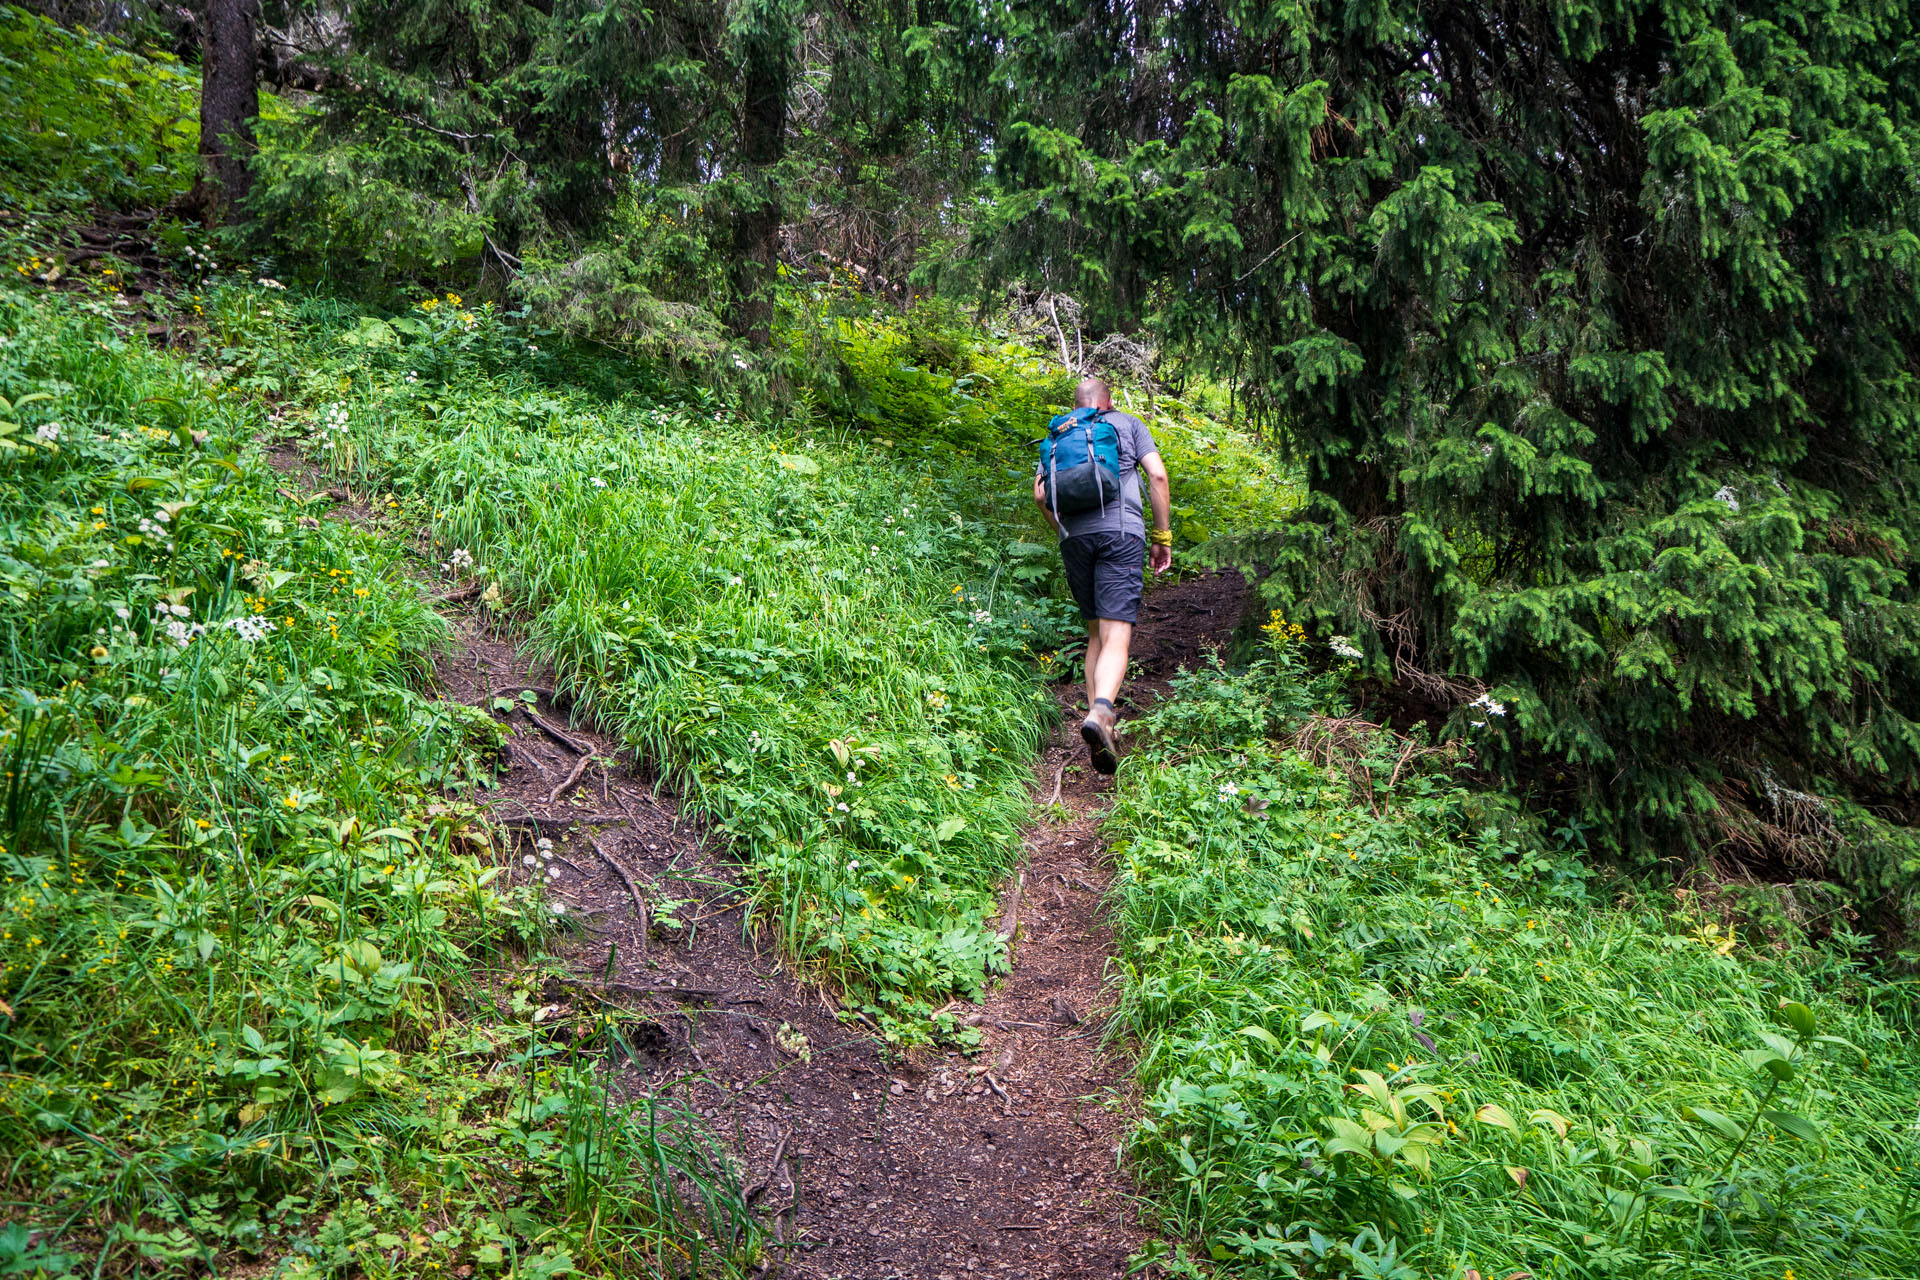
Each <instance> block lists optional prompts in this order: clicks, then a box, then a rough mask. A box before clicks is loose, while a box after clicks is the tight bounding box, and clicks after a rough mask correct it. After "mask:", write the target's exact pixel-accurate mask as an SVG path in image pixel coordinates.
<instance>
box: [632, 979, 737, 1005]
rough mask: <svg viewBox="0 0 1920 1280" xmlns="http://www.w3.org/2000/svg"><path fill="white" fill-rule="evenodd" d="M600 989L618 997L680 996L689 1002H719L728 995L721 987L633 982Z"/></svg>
mask: <svg viewBox="0 0 1920 1280" xmlns="http://www.w3.org/2000/svg"><path fill="white" fill-rule="evenodd" d="M600 989H601V990H602V991H605V992H609V993H611V994H613V995H616V996H680V997H681V998H683V999H687V1000H718V999H720V998H721V997H723V996H725V995H726V994H727V993H726V991H725V989H724V988H721V987H668V986H659V985H656V984H653V983H646V984H639V983H633V982H608V983H604V984H602V986H601V988H600ZM716 1012H717V1011H716Z"/></svg>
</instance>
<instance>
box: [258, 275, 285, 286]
mask: <svg viewBox="0 0 1920 1280" xmlns="http://www.w3.org/2000/svg"><path fill="white" fill-rule="evenodd" d="M260 287H261V288H263V289H284V288H286V287H287V286H285V285H283V284H281V283H280V282H279V281H278V280H275V279H274V278H273V277H272V276H261V277H260Z"/></svg>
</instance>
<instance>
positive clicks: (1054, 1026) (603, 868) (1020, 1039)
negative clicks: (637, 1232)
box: [440, 574, 1248, 1280]
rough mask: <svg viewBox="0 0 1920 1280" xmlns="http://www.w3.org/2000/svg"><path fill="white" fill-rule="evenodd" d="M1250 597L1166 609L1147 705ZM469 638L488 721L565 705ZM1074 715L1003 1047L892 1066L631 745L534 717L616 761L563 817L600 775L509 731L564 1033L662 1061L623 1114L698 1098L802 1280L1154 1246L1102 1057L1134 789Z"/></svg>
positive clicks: (1151, 628) (1044, 794) (1006, 918)
mask: <svg viewBox="0 0 1920 1280" xmlns="http://www.w3.org/2000/svg"><path fill="white" fill-rule="evenodd" d="M1247 599H1248V593H1247V589H1246V585H1245V583H1244V582H1243V581H1242V580H1241V579H1240V578H1239V577H1238V576H1237V575H1231V574H1228V575H1215V574H1208V575H1204V576H1199V577H1193V578H1187V579H1185V580H1182V581H1179V582H1175V583H1170V584H1168V585H1166V586H1164V587H1162V588H1160V589H1158V590H1155V591H1153V592H1152V593H1151V594H1150V595H1149V597H1148V602H1147V606H1146V609H1145V611H1144V614H1143V617H1142V624H1141V628H1140V632H1139V634H1138V638H1137V642H1136V646H1135V649H1136V667H1135V673H1134V678H1133V680H1132V681H1131V683H1130V686H1129V690H1128V692H1129V694H1130V702H1131V704H1132V705H1133V706H1134V707H1138V706H1140V705H1141V704H1143V703H1145V702H1147V701H1150V700H1151V699H1153V698H1156V697H1158V696H1161V695H1162V694H1164V691H1165V689H1166V683H1167V680H1168V679H1169V678H1170V677H1171V676H1172V675H1173V674H1174V673H1175V672H1176V671H1177V670H1178V669H1179V668H1180V667H1182V666H1192V665H1193V664H1195V663H1196V662H1199V661H1202V660H1203V658H1204V654H1205V651H1206V650H1207V649H1208V648H1210V647H1218V646H1223V645H1225V644H1226V642H1227V641H1228V639H1229V637H1230V636H1231V634H1232V632H1233V630H1234V628H1235V627H1236V626H1237V625H1238V623H1239V621H1240V619H1241V617H1242V616H1243V613H1244V610H1245V608H1246V605H1247ZM453 621H454V623H455V626H456V628H457V630H458V642H457V648H456V651H455V653H454V654H453V655H452V656H450V657H449V658H448V659H447V660H446V661H445V662H444V663H443V665H442V668H441V672H440V677H441V682H442V684H443V686H444V692H445V694H446V696H448V697H452V698H457V699H461V700H464V701H467V702H469V703H472V704H473V705H476V706H489V705H491V703H492V700H493V698H494V697H495V696H497V695H499V694H500V693H502V692H506V693H508V694H513V693H516V692H517V691H518V690H520V689H522V688H524V687H526V686H529V685H532V686H542V685H544V684H545V683H547V682H545V681H543V680H541V679H540V678H539V675H538V673H536V672H534V671H532V670H530V668H529V666H528V664H527V663H526V661H525V660H524V658H523V657H522V656H521V655H520V654H519V653H518V651H517V650H516V648H515V647H514V645H513V644H512V643H511V641H510V640H508V639H506V638H504V637H503V636H502V635H501V634H500V633H499V632H497V631H495V630H494V629H492V628H491V627H489V626H488V625H487V623H486V622H485V621H484V620H483V619H482V618H481V617H480V616H479V615H478V613H477V612H467V613H462V612H458V610H457V607H456V611H455V613H454V615H453ZM1077 691H1078V686H1077V685H1063V686H1061V688H1060V693H1059V697H1060V702H1061V712H1062V714H1061V717H1060V720H1059V722H1058V724H1057V726H1056V727H1055V729H1054V731H1053V732H1052V734H1051V736H1050V738H1049V740H1048V741H1047V743H1046V745H1045V747H1044V749H1043V751H1042V754H1041V756H1040V758H1039V759H1038V761H1037V762H1036V765H1035V772H1034V789H1035V797H1036V802H1037V803H1036V810H1037V813H1038V820H1037V821H1036V822H1035V824H1034V825H1033V826H1032V828H1031V829H1030V830H1029V831H1028V832H1027V834H1026V859H1025V862H1024V865H1023V866H1022V867H1021V868H1020V870H1019V871H1017V872H1016V873H1015V875H1014V876H1013V877H1012V878H1011V879H1010V881H1009V882H1008V884H1007V887H1006V890H1005V892H1004V894H1003V917H1002V930H1003V932H1007V931H1011V932H1012V933H1013V935H1014V938H1015V941H1014V947H1013V951H1014V960H1015V963H1014V967H1013V971H1012V973H1011V975H1010V976H1008V977H1006V978H1005V979H1003V980H1001V981H999V982H998V983H996V984H995V985H994V986H993V987H992V989H991V990H990V991H989V993H988V995H987V998H986V1000H985V1002H984V1003H983V1004H981V1005H979V1006H978V1007H971V1008H966V1009H965V1011H964V1013H963V1014H962V1020H963V1021H964V1022H965V1023H967V1024H969V1025H972V1026H975V1027H978V1028H979V1029H980V1030H981V1031H982V1032H983V1034H984V1037H985V1038H984V1042H983V1044H982V1046H981V1048H980V1049H979V1050H978V1051H977V1052H974V1053H961V1052H958V1051H951V1052H940V1051H919V1052H914V1053H907V1054H896V1055H893V1056H889V1055H887V1054H886V1053H884V1052H883V1046H882V1045H881V1044H880V1043H879V1042H878V1041H877V1040H876V1039H875V1038H874V1037H872V1036H871V1035H869V1034H867V1033H866V1032H865V1031H864V1030H863V1029H862V1028H861V1027H860V1026H859V1025H858V1024H857V1023H853V1024H849V1023H846V1022H842V1021H841V1020H840V1019H839V1017H838V1016H837V1010H836V1006H835V1005H834V1003H833V1000H832V998H831V996H830V994H828V993H826V992H824V991H822V990H821V989H820V988H818V987H817V986H811V985H809V984H807V983H805V982H803V981H801V980H799V979H798V978H797V977H796V976H795V975H793V974H791V973H790V972H787V971H786V970H785V969H783V968H782V967H781V966H780V965H779V964H778V963H776V959H775V957H774V956H773V954H772V953H771V951H770V950H769V949H767V948H765V947H761V946H756V943H755V938H754V935H753V933H752V931H751V930H750V929H748V928H747V927H746V925H745V922H744V921H743V918H742V913H743V911H744V909H745V903H744V895H743V893H742V891H741V890H740V889H738V888H737V887H736V885H735V882H736V879H737V876H736V873H735V870H734V868H733V867H731V866H730V865H729V862H728V856H727V850H726V847H725V845H724V843H723V842H722V841H720V840H716V839H713V838H710V837H709V835H708V833H704V832H702V831H700V830H699V829H697V828H696V827H695V826H693V825H692V824H689V823H683V822H681V821H679V820H678V819H677V818H676V815H675V814H674V812H673V809H672V807H671V804H670V803H669V802H667V801H665V800H663V798H662V797H660V796H658V795H657V794H656V793H655V791H654V790H653V788H652V787H651V786H650V785H649V784H648V782H647V781H646V780H645V779H644V778H643V777H641V776H640V775H638V774H636V773H634V772H633V771H632V770H631V769H629V768H625V767H621V766H619V765H614V764H612V761H613V758H614V756H615V754H616V750H617V744H615V743H613V742H611V741H609V740H607V739H605V738H603V737H601V736H599V735H598V734H596V733H594V732H593V731H592V729H591V728H590V727H589V726H586V725H582V724H566V723H565V716H564V713H562V712H561V711H559V710H557V709H555V708H554V707H552V705H551V703H550V701H549V699H548V696H547V695H545V694H544V693H542V694H538V695H536V696H537V697H538V698H539V702H538V704H537V710H536V711H535V712H534V714H537V715H539V716H540V718H541V719H543V720H545V721H546V722H547V724H548V725H550V726H553V727H554V728H556V729H561V731H562V733H564V735H565V736H566V737H567V738H569V739H571V740H572V742H573V744H574V745H576V746H578V747H581V748H584V749H585V751H586V753H588V754H589V755H590V756H592V757H593V758H595V759H596V760H597V761H603V762H606V763H605V764H597V765H595V766H591V767H589V768H588V770H587V771H586V772H585V773H584V774H582V775H581V778H582V781H581V782H580V783H579V784H578V785H577V786H576V788H575V789H574V790H572V791H571V792H570V793H569V794H567V795H564V796H561V797H559V798H558V799H557V800H556V799H554V798H553V797H554V793H555V789H556V788H557V787H558V786H559V785H560V784H561V783H563V782H564V781H566V780H567V778H568V777H569V776H572V775H573V774H574V772H575V767H576V766H577V765H578V764H579V763H580V760H581V755H580V753H578V752H575V751H573V750H571V749H570V748H569V747H568V746H565V745H563V744H562V743H561V742H560V741H559V740H558V735H556V734H554V733H551V732H549V731H547V730H545V729H543V728H541V727H540V726H539V725H538V724H537V723H535V722H533V721H532V720H530V719H529V717H528V715H527V714H526V712H525V710H516V711H515V712H514V713H513V714H512V715H511V716H510V722H511V736H510V738H509V761H508V763H509V768H508V769H507V770H506V772H505V773H504V774H503V776H502V778H501V785H500V788H499V790H497V791H495V792H493V793H491V796H490V798H489V801H488V803H489V805H490V807H491V809H492V811H493V813H494V815H495V818H496V820H497V821H499V822H501V823H503V824H508V829H509V830H510V831H512V832H513V833H514V838H515V840H516V842H517V846H518V847H516V848H515V850H514V858H513V859H512V860H511V863H510V866H511V868H512V870H511V872H510V874H518V875H526V874H534V875H542V874H544V872H543V871H533V872H531V873H529V872H528V871H527V870H526V868H525V865H524V862H523V859H524V858H525V857H526V856H528V855H529V854H531V853H532V852H533V850H534V842H535V841H536V840H537V839H538V838H539V835H540V834H541V833H543V832H544V833H545V834H546V835H547V836H548V837H550V838H551V839H553V840H554V842H555V847H554V851H555V853H556V857H555V859H554V861H553V862H552V863H551V864H548V865H551V866H553V867H555V868H557V869H558V872H557V875H555V876H554V877H553V878H552V879H551V881H550V887H551V889H552V891H553V892H554V893H555V894H557V896H558V898H559V900H561V901H564V902H566V903H567V904H569V914H571V915H573V916H574V917H575V918H576V919H577V920H578V921H579V926H578V932H577V933H576V935H575V941H574V943H573V945H572V946H571V947H569V948H563V950H564V951H566V952H568V953H569V958H570V959H571V960H572V962H573V963H574V967H575V969H576V971H577V972H578V973H579V974H581V975H583V977H582V979H581V982H580V983H579V984H572V985H566V984H558V983H556V984H555V985H554V988H553V989H552V990H550V992H549V993H548V996H547V998H548V999H549V1000H551V1001H553V1002H554V1003H555V1004H557V1005H559V1006H561V1008H560V1009H557V1010H556V1015H562V1014H564V1012H565V1006H566V1005H567V1004H568V1003H570V1002H574V1001H579V1000H588V1001H594V1002H604V1003H605V1004H608V1005H612V1006H617V1007H618V1008H619V1009H620V1010H622V1016H623V1017H624V1018H626V1019H628V1020H629V1021H628V1023H627V1036H628V1039H629V1041H630V1042H631V1043H634V1044H635V1045H636V1046H641V1047H643V1048H644V1050H645V1052H643V1053H642V1054H641V1057H642V1059H643V1060H644V1063H643V1065H641V1066H637V1067H634V1068H632V1069H630V1071H629V1078H628V1079H627V1080H626V1081H624V1082H623V1089H624V1091H625V1092H627V1093H628V1094H629V1095H630V1096H631V1095H633V1094H636V1093H640V1092H648V1091H650V1092H653V1093H655V1094H659V1095H672V1096H676V1097H678V1098H681V1099H683V1100H685V1101H687V1102H689V1103H691V1104H692V1105H694V1106H695V1107H697V1108H698V1109H699V1110H700V1111H701V1112H702V1113H703V1114H704V1115H705V1116H706V1117H707V1119H708V1121H709V1123H711V1124H712V1125H713V1126H714V1128H715V1130H716V1131H717V1132H718V1133H719V1134H721V1135H722V1137H723V1139H724V1140H726V1141H728V1142H730V1143H731V1144H733V1146H734V1148H735V1150H737V1152H738V1153H739V1155H740V1157H741V1159H742V1161H743V1164H744V1167H745V1170H746V1173H745V1178H746V1181H747V1185H748V1188H749V1195H750V1197H751V1198H752V1199H753V1200H754V1201H755V1202H756V1205H757V1207H758V1209H759V1210H760V1211H761V1212H762V1213H763V1214H764V1215H766V1216H767V1218H768V1219H769V1220H770V1221H771V1224H772V1229H773V1233H774V1237H773V1238H774V1241H775V1243H773V1244H772V1245H771V1246H770V1254H769V1260H770V1262H772V1263H774V1264H775V1265H778V1266H780V1267H781V1268H782V1269H783V1270H784V1272H785V1274H788V1275H792V1276H798V1277H808V1278H814V1277H818V1278H820V1280H829V1278H831V1280H883V1278H885V1277H903V1278H913V1280H919V1278H922V1277H924V1278H925V1280H950V1278H952V1277H958V1276H961V1275H981V1274H985V1275H994V1276H1006V1277H1009V1278H1010V1280H1040V1278H1041V1277H1049V1278H1052V1277H1060V1278H1062V1280H1065V1278H1069V1277H1072V1278H1083V1277H1084V1278H1089V1280H1091V1278H1093V1277H1101V1278H1105V1277H1120V1276H1123V1275H1125V1274H1126V1264H1127V1259H1128V1257H1129V1255H1131V1254H1133V1253H1134V1252H1135V1251H1136V1250H1138V1249H1139V1248H1140V1246H1141V1245H1142V1244H1143V1243H1144V1242H1145V1241H1146V1239H1147V1233H1146V1232H1145V1230H1144V1229H1143V1228H1142V1227H1141V1225H1140V1213H1139V1212H1138V1209H1137V1206H1136V1204H1135V1201H1134V1197H1133V1193H1132V1191H1131V1188H1130V1183H1129V1181H1128V1179H1127V1177H1126V1175H1125V1173H1124V1172H1123V1170H1122V1168H1121V1165H1120V1156H1119V1150H1120V1144H1121V1142H1122V1140H1123V1138H1124V1135H1125V1133H1126V1131H1127V1129H1128V1127H1129V1125H1130V1124H1131V1122H1132V1119H1133V1114H1134V1100H1133V1098H1132V1097H1131V1096H1130V1094H1129V1088H1128V1075H1127V1071H1126V1063H1125V1061H1124V1060H1123V1058H1122V1057H1121V1056H1120V1055H1119V1054H1118V1053H1116V1052H1115V1051H1114V1050H1113V1049H1112V1048H1111V1047H1110V1046H1108V1045H1106V1044H1105V1043H1103V1029H1104V1026H1105V1023H1106V1016H1107V1014H1108V1013H1109V1012H1110V1008H1109V1006H1110V1002H1111V991H1112V987H1111V984H1110V983H1109V981H1108V978H1109V975H1108V961H1109V958H1110V957H1111V955H1112V951H1113V947H1112V936H1111V934H1110V932H1109V930H1108V927H1107V925H1106V923H1105V919H1104V914H1103V911H1102V899H1103V896H1104V894H1105V891H1106V888H1107V885H1108V882H1109V878H1110V875H1109V868H1108V865H1107V858H1106V850H1105V847H1104V846H1103V844H1102V843H1101V839H1100V834H1099V824H1100V820H1101V817H1102V815H1103V814H1104V812H1105V809H1106V806H1107V802H1108V797H1109V794H1110V792H1111V790H1112V785H1113V783H1112V779H1110V778H1103V777H1100V776H1099V775H1097V774H1095V773H1093V771H1092V770H1091V769H1090V768H1089V767H1088V766H1087V763H1086V753H1085V748H1084V746H1083V745H1082V743H1081V742H1080V739H1079V735H1078V732H1077V720H1078V712H1077V711H1076V710H1075V706H1074V698H1075V697H1076V696H1077ZM1126 710H1127V708H1126V707H1125V706H1123V712H1125V711H1126ZM562 725H564V728H562ZM1056 797H1057V799H1056ZM616 868H618V869H617V870H616ZM671 903H680V904H684V905H681V906H679V907H677V908H676V909H675V910H674V912H673V913H672V914H670V915H668V916H667V917H666V918H667V919H670V920H672V921H673V922H674V924H675V925H676V926H678V927H674V928H666V927H662V926H663V919H662V913H663V906H664V904H671ZM649 913H651V914H652V918H651V919H649ZM953 1011H954V1012H956V1013H961V1012H962V1010H961V1007H958V1006H956V1007H955V1008H954V1010H953ZM556 1020H557V1021H558V1020H561V1018H560V1017H556Z"/></svg>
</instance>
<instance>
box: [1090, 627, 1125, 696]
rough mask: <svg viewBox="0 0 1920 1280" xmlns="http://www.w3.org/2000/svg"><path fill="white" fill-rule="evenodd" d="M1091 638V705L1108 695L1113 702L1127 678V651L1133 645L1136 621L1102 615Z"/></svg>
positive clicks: (1093, 628)
mask: <svg viewBox="0 0 1920 1280" xmlns="http://www.w3.org/2000/svg"><path fill="white" fill-rule="evenodd" d="M1089 630H1090V631H1092V632H1094V633H1095V634H1093V635H1092V636H1090V637H1089V638H1088V640H1087V705H1088V706H1092V705H1093V704H1094V703H1096V702H1098V701H1100V700H1102V699H1105V700H1106V702H1107V703H1108V705H1109V706H1111V705H1112V703H1113V700H1114V699H1115V698H1117V697H1119V696H1120V682H1121V681H1122V680H1125V679H1126V678H1127V651H1128V649H1130V648H1131V647H1132V645H1133V624H1132V623H1131V622H1115V621H1114V620H1113V619H1112V618H1099V619H1096V620H1095V621H1094V623H1093V624H1092V626H1091V627H1090V628H1089Z"/></svg>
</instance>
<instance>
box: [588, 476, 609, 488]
mask: <svg viewBox="0 0 1920 1280" xmlns="http://www.w3.org/2000/svg"><path fill="white" fill-rule="evenodd" d="M588 483H589V484H591V485H592V486H593V487H594V488H596V489H604V488H606V487H607V482H606V481H605V480H602V479H601V478H600V477H599V476H595V477H593V479H592V480H590V481H588Z"/></svg>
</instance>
